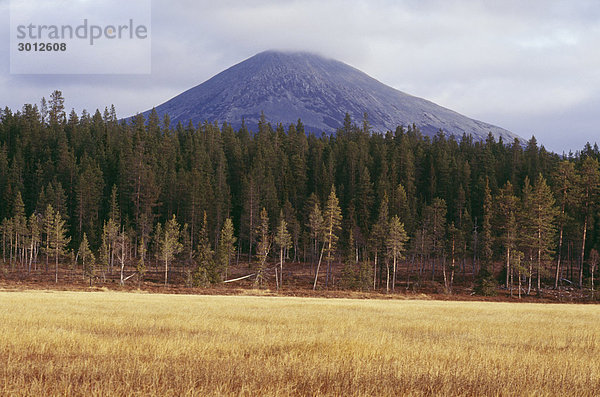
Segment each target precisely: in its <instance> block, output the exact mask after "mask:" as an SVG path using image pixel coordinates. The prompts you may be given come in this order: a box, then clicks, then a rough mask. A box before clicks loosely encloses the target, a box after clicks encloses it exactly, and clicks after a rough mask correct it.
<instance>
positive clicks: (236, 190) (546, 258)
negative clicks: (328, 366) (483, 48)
mask: <svg viewBox="0 0 600 397" xmlns="http://www.w3.org/2000/svg"><path fill="white" fill-rule="evenodd" d="M0 117H1V123H0V196H1V205H0V221H1V222H2V223H1V238H2V261H3V266H2V273H0V276H2V277H7V276H9V275H12V276H14V275H18V276H19V277H22V278H23V279H27V277H30V275H35V274H38V275H39V274H43V275H51V276H52V279H53V281H55V282H64V280H60V276H59V275H64V274H66V273H68V272H78V273H77V274H79V275H81V274H83V276H84V277H85V280H86V283H87V282H89V283H90V284H102V283H103V282H105V281H106V278H107V277H108V276H112V277H113V279H115V280H118V282H120V283H121V284H126V283H133V282H134V281H137V282H138V283H140V282H145V281H147V280H153V281H154V282H156V283H165V284H169V285H171V284H180V285H186V286H209V285H211V284H217V283H221V282H223V281H226V280H227V281H231V278H232V276H234V277H237V276H238V275H240V273H239V268H240V267H242V268H243V269H244V272H245V273H247V274H249V275H250V274H251V275H252V277H251V278H248V280H253V282H254V283H255V284H256V285H257V286H265V285H267V284H268V286H269V287H270V288H273V287H275V286H276V287H277V288H279V287H280V286H285V285H286V283H288V282H289V281H288V276H289V272H287V270H286V266H289V265H290V264H295V265H294V266H296V267H297V268H305V269H306V270H307V272H310V273H309V274H311V277H310V282H308V281H306V283H305V285H303V286H302V287H304V288H306V289H312V288H315V289H323V288H348V289H360V290H370V289H376V290H380V291H388V292H392V291H397V290H398V289H399V285H401V283H402V286H403V287H404V286H406V287H407V288H408V285H416V286H418V285H420V284H421V283H425V282H431V281H432V280H433V281H435V282H437V283H439V285H440V286H441V287H442V288H443V290H444V291H445V292H446V293H451V292H452V290H453V286H454V285H455V283H456V282H457V280H459V279H460V280H462V281H463V282H466V283H469V284H470V285H471V286H472V287H473V291H474V292H475V293H479V294H482V295H493V294H494V293H495V292H496V291H498V290H499V289H506V290H508V291H510V293H511V295H514V296H521V294H536V293H537V294H540V291H542V290H548V289H557V288H559V287H569V288H575V289H577V288H581V289H584V290H586V291H593V289H594V276H595V275H596V277H597V273H598V271H597V268H598V263H599V261H600V256H599V255H598V250H599V249H600V230H599V226H600V224H599V220H600V217H599V216H598V209H599V206H598V204H599V196H598V194H599V189H600V167H599V163H598V161H599V159H600V152H599V150H598V147H597V146H596V145H594V146H591V145H589V144H588V145H586V146H585V147H584V148H582V150H581V151H580V152H577V153H568V154H561V155H559V154H555V153H551V152H548V151H546V150H545V149H544V147H543V146H540V145H538V143H537V142H536V140H535V138H533V137H532V138H531V139H530V140H529V141H528V142H519V141H515V142H503V141H502V140H499V141H498V140H496V139H494V137H493V136H491V135H490V136H489V137H488V139H487V140H486V141H485V142H475V141H473V140H472V139H471V138H470V137H468V136H463V137H462V138H461V139H459V140H457V139H455V138H454V137H446V136H444V134H443V132H441V131H440V132H439V133H438V134H437V135H436V136H434V137H432V138H430V137H427V136H423V135H421V133H420V132H419V130H418V129H417V128H415V127H414V126H399V127H398V128H396V130H395V131H389V132H387V133H386V134H379V133H373V132H372V131H371V130H370V127H369V122H368V115H365V116H364V118H363V119H362V120H351V119H350V117H349V116H346V118H345V119H344V120H343V127H341V128H340V129H339V130H338V131H337V132H336V133H335V134H333V135H330V136H329V135H323V136H320V135H315V134H314V133H313V132H310V131H305V129H304V127H303V125H302V122H301V121H300V120H298V122H297V124H292V125H272V124H270V123H268V122H267V121H266V118H265V117H264V116H263V117H262V118H261V121H260V123H259V125H258V128H257V129H256V130H255V131H253V130H252V129H251V128H246V126H244V125H242V127H241V128H240V129H239V130H234V129H232V127H231V126H230V125H228V124H226V123H225V124H222V125H219V124H217V123H216V122H215V123H209V122H205V123H202V124H200V125H192V124H188V125H182V124H178V125H176V126H172V125H171V123H170V121H169V119H168V117H165V119H163V120H160V119H159V118H158V116H157V115H156V113H155V112H154V113H152V114H151V115H150V116H149V117H148V119H147V120H145V119H144V118H143V117H142V116H137V117H134V118H133V119H131V120H128V121H121V120H119V119H118V118H117V116H116V111H115V109H114V107H111V108H110V109H105V111H104V112H103V113H102V112H100V111H96V112H95V113H94V114H89V113H87V112H85V111H84V112H83V113H82V114H81V115H78V114H76V113H75V112H74V111H72V112H70V113H69V114H66V112H65V109H64V99H63V97H62V94H61V93H60V91H55V92H54V93H52V95H51V97H50V99H49V100H48V101H46V100H45V99H43V100H42V101H41V103H40V104H37V105H29V104H28V105H25V106H24V107H23V108H22V110H20V111H17V112H13V111H11V110H10V109H8V108H6V109H4V110H2V111H0ZM565 133H572V132H570V131H565ZM234 267H235V268H237V269H238V273H234V272H232V269H233V268H234ZM273 274H276V276H273ZM400 275H401V276H400ZM234 283H235V281H234Z"/></svg>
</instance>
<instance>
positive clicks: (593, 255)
mask: <svg viewBox="0 0 600 397" xmlns="http://www.w3.org/2000/svg"><path fill="white" fill-rule="evenodd" d="M588 261H589V265H590V276H591V289H592V300H594V299H595V296H594V295H595V294H594V272H595V271H596V266H598V262H600V254H598V251H596V249H595V248H592V250H591V251H590V257H589V258H588Z"/></svg>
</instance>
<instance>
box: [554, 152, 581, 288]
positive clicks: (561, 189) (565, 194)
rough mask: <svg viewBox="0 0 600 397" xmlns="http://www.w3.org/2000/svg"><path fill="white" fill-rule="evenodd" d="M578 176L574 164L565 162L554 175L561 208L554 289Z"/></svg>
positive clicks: (559, 271)
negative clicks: (568, 211)
mask: <svg viewBox="0 0 600 397" xmlns="http://www.w3.org/2000/svg"><path fill="white" fill-rule="evenodd" d="M576 178H577V174H576V172H575V166H574V164H573V163H572V162H570V161H567V160H563V161H561V162H560V163H559V164H558V169H557V171H556V173H555V174H554V180H555V184H554V186H555V191H556V198H557V204H558V205H559V207H560V213H559V215H558V247H557V253H556V273H555V277H554V288H558V287H559V281H560V277H561V276H560V274H561V270H562V269H561V260H562V247H563V234H564V229H565V225H566V223H567V221H568V218H569V217H568V215H567V210H568V209H569V207H571V206H572V205H573V204H574V203H575V199H574V196H576V195H577V192H575V191H574V190H575V189H576V187H577V179H576Z"/></svg>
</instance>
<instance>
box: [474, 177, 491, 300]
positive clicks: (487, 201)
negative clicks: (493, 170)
mask: <svg viewBox="0 0 600 397" xmlns="http://www.w3.org/2000/svg"><path fill="white" fill-rule="evenodd" d="M493 243H494V242H493V240H492V193H491V190H490V184H489V180H488V179H487V178H486V181H485V190H484V195H483V220H482V223H481V236H480V246H481V266H480V269H479V274H478V275H477V279H476V281H475V289H474V291H475V293H477V294H478V295H483V296H492V295H496V281H495V280H494V275H493V257H492V256H493V250H492V245H493Z"/></svg>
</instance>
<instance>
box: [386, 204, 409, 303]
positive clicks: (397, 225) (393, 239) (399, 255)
mask: <svg viewBox="0 0 600 397" xmlns="http://www.w3.org/2000/svg"><path fill="white" fill-rule="evenodd" d="M407 241H408V236H407V235H406V231H405V230H404V224H402V222H400V218H398V216H397V215H394V216H393V217H392V219H391V220H390V223H389V234H388V238H387V240H386V246H387V249H388V252H389V255H391V257H392V261H393V272H392V274H393V277H392V291H394V289H395V285H396V264H397V261H398V259H403V258H404V246H405V244H406V242H407ZM388 279H389V276H388ZM387 292H389V288H387Z"/></svg>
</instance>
